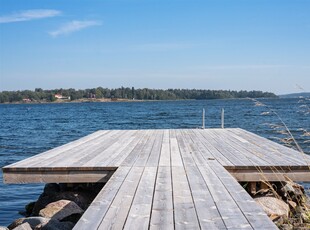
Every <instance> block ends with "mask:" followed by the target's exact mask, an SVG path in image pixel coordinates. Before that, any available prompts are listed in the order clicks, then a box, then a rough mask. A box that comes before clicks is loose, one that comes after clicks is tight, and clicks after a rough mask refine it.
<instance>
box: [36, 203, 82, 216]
mask: <svg viewBox="0 0 310 230" xmlns="http://www.w3.org/2000/svg"><path fill="white" fill-rule="evenodd" d="M82 213H83V210H82V209H81V208H80V207H79V206H78V205H77V204H76V203H74V202H73V201H70V200H59V201H56V202H53V203H50V204H48V205H47V206H46V207H45V208H44V209H42V210H41V211H40V212H39V215H40V216H42V217H46V218H52V219H56V220H62V219H64V218H66V217H68V216H71V215H73V214H82Z"/></svg>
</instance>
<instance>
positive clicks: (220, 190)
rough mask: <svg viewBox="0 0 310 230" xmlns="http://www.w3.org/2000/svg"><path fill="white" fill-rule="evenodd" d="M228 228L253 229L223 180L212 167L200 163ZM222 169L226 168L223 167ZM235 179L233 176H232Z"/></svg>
mask: <svg viewBox="0 0 310 230" xmlns="http://www.w3.org/2000/svg"><path fill="white" fill-rule="evenodd" d="M198 168H199V170H200V172H201V174H202V176H203V178H204V180H205V182H206V184H207V186H208V188H209V191H210V193H211V195H212V197H213V200H214V202H215V204H216V206H217V209H218V211H219V213H220V214H221V217H222V219H223V221H224V223H225V226H226V228H227V229H253V228H252V227H251V225H250V223H249V222H248V220H247V219H246V218H245V216H244V214H243V212H242V211H241V210H240V208H239V206H238V204H237V203H236V202H235V201H234V199H233V198H232V197H231V195H230V194H229V192H228V191H227V189H226V188H225V186H224V185H223V184H222V182H221V180H220V179H219V178H218V177H217V175H216V174H215V172H214V171H213V170H211V169H210V167H206V166H201V165H198ZM221 170H225V169H224V168H223V167H221ZM232 179H233V178H232Z"/></svg>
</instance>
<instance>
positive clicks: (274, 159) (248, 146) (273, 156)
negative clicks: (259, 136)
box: [227, 130, 298, 165]
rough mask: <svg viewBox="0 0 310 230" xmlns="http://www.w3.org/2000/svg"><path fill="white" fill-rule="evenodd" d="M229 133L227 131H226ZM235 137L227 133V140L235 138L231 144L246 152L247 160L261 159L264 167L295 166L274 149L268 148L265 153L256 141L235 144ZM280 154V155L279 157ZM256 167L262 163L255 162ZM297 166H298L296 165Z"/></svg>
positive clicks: (260, 144) (261, 144)
mask: <svg viewBox="0 0 310 230" xmlns="http://www.w3.org/2000/svg"><path fill="white" fill-rule="evenodd" d="M227 131H228V132H229V130H227ZM240 136H241V135H240V134H239V135H238V138H239V139H240ZM236 137H237V135H235V134H234V133H232V132H229V137H227V138H229V139H230V140H232V141H233V138H235V141H233V143H235V144H237V145H239V149H241V150H242V149H244V151H246V154H247V155H248V157H249V158H251V159H252V160H253V161H254V157H255V156H257V157H259V158H260V159H262V160H263V161H265V162H268V163H265V165H296V162H293V161H291V160H289V156H287V157H283V155H281V154H280V153H279V152H278V151H275V149H272V148H269V150H268V151H266V150H265V149H264V148H263V147H262V146H263V143H261V142H260V141H258V142H257V143H256V144H257V145H256V144H253V143H251V142H249V141H246V142H244V141H243V142H242V143H241V142H240V141H239V143H238V142H236V140H237V139H236ZM279 154H280V155H279ZM255 163H256V165H264V163H262V162H260V161H255ZM297 165H298V164H297Z"/></svg>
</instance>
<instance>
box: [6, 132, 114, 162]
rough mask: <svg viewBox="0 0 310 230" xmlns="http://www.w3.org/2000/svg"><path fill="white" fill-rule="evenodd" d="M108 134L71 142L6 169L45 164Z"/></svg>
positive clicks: (93, 135) (93, 134) (95, 133)
mask: <svg viewBox="0 0 310 230" xmlns="http://www.w3.org/2000/svg"><path fill="white" fill-rule="evenodd" d="M106 133H108V131H97V132H94V133H92V134H90V135H87V136H85V137H83V138H80V139H78V140H75V141H72V142H69V143H67V144H65V145H61V146H58V147H56V148H53V149H51V150H48V151H45V152H43V153H40V154H37V155H35V156H32V157H29V158H27V159H24V160H21V161H18V162H16V163H14V164H11V165H8V166H5V168H6V167H27V166H28V165H29V164H31V165H34V164H35V163H36V162H44V161H45V160H47V159H49V158H52V157H54V156H57V155H59V154H61V155H62V154H63V153H64V152H65V151H68V150H70V149H73V148H76V147H78V146H81V145H84V144H86V143H89V142H90V141H91V140H93V139H96V138H98V137H100V136H103V135H105V134H106Z"/></svg>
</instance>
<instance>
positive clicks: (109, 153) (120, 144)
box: [83, 130, 137, 166]
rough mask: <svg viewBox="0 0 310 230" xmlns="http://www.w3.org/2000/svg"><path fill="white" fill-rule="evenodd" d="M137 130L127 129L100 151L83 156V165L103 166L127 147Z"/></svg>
mask: <svg viewBox="0 0 310 230" xmlns="http://www.w3.org/2000/svg"><path fill="white" fill-rule="evenodd" d="M136 133H137V130H129V131H128V132H126V135H124V136H120V137H117V138H116V139H115V140H114V142H112V144H110V146H109V147H108V148H106V149H105V150H103V151H102V152H99V153H97V154H94V155H92V156H90V157H89V158H84V159H83V161H84V163H83V165H85V166H87V165H94V166H104V165H106V162H107V161H108V160H110V159H114V158H115V157H116V156H117V155H118V154H120V153H121V152H122V151H123V150H124V149H128V145H129V144H130V143H131V142H132V141H133V140H134V137H135V135H136Z"/></svg>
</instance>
